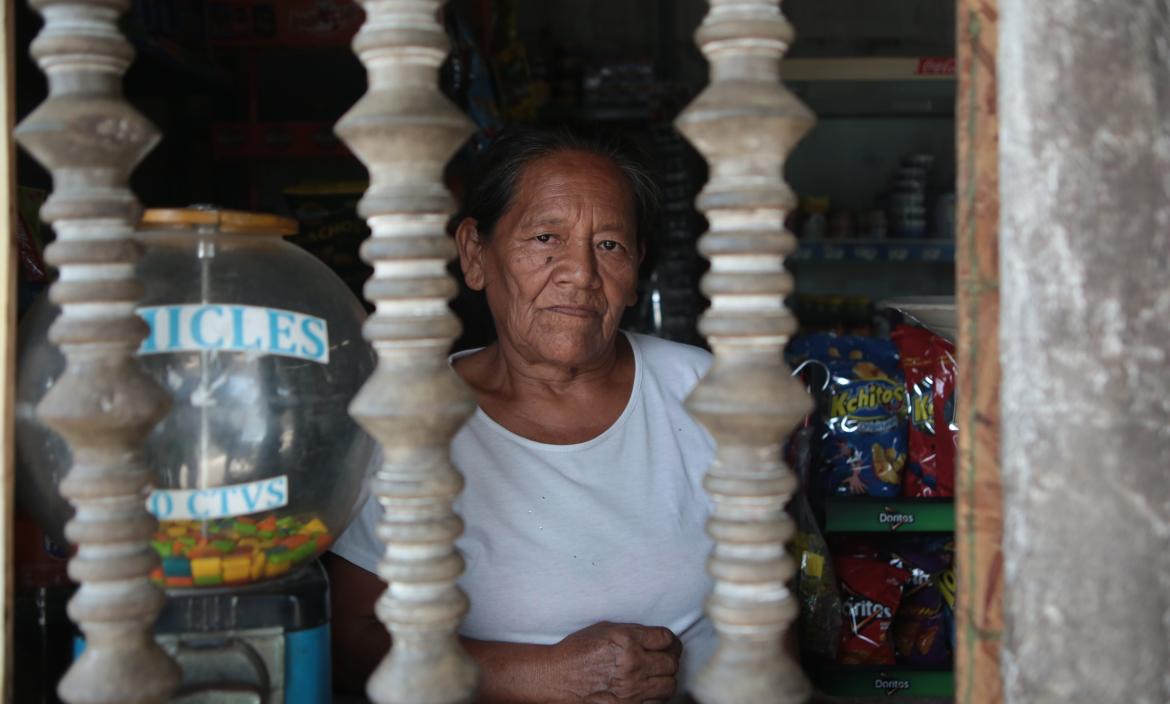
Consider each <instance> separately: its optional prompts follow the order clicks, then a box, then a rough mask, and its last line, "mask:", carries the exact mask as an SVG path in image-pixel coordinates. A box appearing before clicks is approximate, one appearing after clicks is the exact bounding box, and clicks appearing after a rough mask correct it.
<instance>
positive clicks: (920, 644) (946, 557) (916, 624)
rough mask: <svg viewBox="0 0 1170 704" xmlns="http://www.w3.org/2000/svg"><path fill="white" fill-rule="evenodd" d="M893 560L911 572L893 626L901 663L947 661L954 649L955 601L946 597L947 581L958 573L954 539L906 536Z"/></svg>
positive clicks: (942, 662) (896, 650)
mask: <svg viewBox="0 0 1170 704" xmlns="http://www.w3.org/2000/svg"><path fill="white" fill-rule="evenodd" d="M891 563H892V564H893V565H894V566H895V567H900V568H902V569H904V570H906V571H907V572H909V573H910V583H909V584H907V585H906V587H905V588H904V590H903V593H902V602H901V604H900V605H899V607H898V614H897V616H896V618H895V619H894V626H893V628H894V651H895V654H896V657H897V660H898V663H899V664H905V665H945V664H947V663H948V662H950V661H951V654H952V652H953V650H954V628H953V624H954V602H953V601H949V602H948V600H947V599H946V598H945V596H944V594H945V593H946V588H945V587H944V585H945V584H946V583H947V580H948V579H953V574H954V573H953V571H952V570H953V564H954V541H953V539H952V538H951V537H950V536H915V537H912V538H911V537H902V538H900V539H899V540H898V541H897V543H896V544H895V546H894V548H893V554H892V558H891Z"/></svg>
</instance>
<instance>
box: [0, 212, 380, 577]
mask: <svg viewBox="0 0 1170 704" xmlns="http://www.w3.org/2000/svg"><path fill="white" fill-rule="evenodd" d="M294 231H295V222H293V221H291V220H288V219H284V218H277V217H274V216H268V215H257V214H252V213H239V212H232V211H220V210H213V209H185V210H148V211H147V212H146V214H145V216H144V217H143V220H142V224H141V226H140V228H139V231H138V239H139V241H140V242H141V244H142V245H143V247H144V255H143V258H142V260H141V261H140V263H139V265H138V268H139V274H140V277H141V280H142V281H143V286H144V297H143V299H142V302H141V304H140V307H139V308H138V315H139V317H141V318H142V320H143V321H144V323H145V324H146V325H147V326H148V328H149V332H148V334H147V336H146V337H145V339H144V340H143V341H142V344H141V346H140V347H139V350H138V356H139V359H140V361H141V363H142V365H143V367H144V368H145V369H146V370H147V371H148V372H150V373H151V375H152V376H153V377H154V378H155V380H156V381H157V382H158V383H159V384H160V385H162V386H163V387H164V388H165V389H166V390H167V392H168V393H169V394H170V396H171V399H172V406H171V410H170V412H169V413H168V414H167V416H166V417H165V418H164V419H163V420H162V421H161V422H160V423H159V424H158V425H157V426H156V427H155V428H154V430H153V431H152V432H151V434H150V435H149V437H148V438H147V439H146V442H145V444H144V447H143V453H144V460H145V464H146V466H148V467H150V468H151V469H152V470H153V471H154V472H155V473H156V476H157V478H158V485H157V487H156V488H155V490H154V491H152V492H151V493H150V494H149V496H147V497H146V506H147V509H148V510H149V511H150V512H151V513H152V514H154V515H155V517H156V518H158V520H159V526H158V529H157V531H156V532H155V534H154V536H153V540H152V541H151V544H152V545H153V547H154V549H155V551H156V552H157V553H158V555H159V557H160V558H161V564H160V566H159V567H158V569H156V570H155V571H154V573H153V575H152V577H153V579H154V580H155V581H156V582H157V583H159V584H161V585H163V586H165V587H167V588H168V589H175V588H188V587H206V588H216V587H220V586H230V585H241V584H252V583H256V582H263V581H266V580H269V579H273V578H276V577H280V576H282V575H284V574H286V573H288V572H290V571H292V570H293V569H294V568H295V567H297V566H299V565H303V564H305V563H307V562H309V561H311V560H312V559H313V558H315V557H316V556H317V555H319V554H320V553H322V552H323V551H324V550H326V549H327V548H328V547H329V545H330V544H331V542H332V540H333V539H334V538H335V537H336V536H337V535H338V534H339V533H340V531H342V530H343V529H344V528H345V525H346V523H347V522H348V520H349V518H350V516H351V514H352V512H353V507H354V504H355V503H356V502H357V500H358V497H359V494H360V491H361V486H362V483H363V481H364V480H365V478H366V476H367V472H368V468H369V465H370V461H371V458H372V457H373V453H374V442H373V440H372V439H371V438H370V437H369V436H368V435H366V433H365V432H364V431H362V430H361V429H360V428H359V427H358V425H357V424H356V423H355V422H354V421H353V420H352V419H351V418H350V416H349V414H348V412H347V408H348V405H349V403H350V401H351V400H352V398H353V396H354V395H355V394H356V392H357V390H358V389H359V388H360V386H361V385H362V383H364V381H365V380H366V378H367V377H368V376H369V374H370V372H371V371H372V370H373V366H374V359H375V358H374V355H373V353H372V351H371V349H370V347H369V345H368V344H367V343H366V342H365V341H364V340H363V339H362V336H361V324H362V321H363V319H364V317H365V315H364V312H363V310H362V308H361V305H360V304H359V303H358V300H357V299H356V297H355V296H354V295H353V294H352V293H351V292H350V290H349V289H348V288H347V287H346V285H345V284H344V283H343V282H342V281H341V280H340V279H339V278H338V277H337V275H335V274H334V273H333V272H331V271H330V270H329V269H328V268H327V267H326V266H325V265H324V264H322V263H321V262H319V261H318V260H317V259H316V258H314V257H313V256H312V255H310V254H308V253H306V252H305V251H304V250H302V249H300V248H298V247H295V246H293V245H292V244H289V243H286V242H284V241H283V239H282V238H283V237H284V236H287V235H290V234H292V233H293V232H294ZM57 312H58V311H57V309H56V308H55V307H54V306H53V305H52V304H51V303H50V302H49V301H48V300H47V299H44V298H42V299H41V300H39V301H37V302H36V303H35V304H34V306H33V308H32V310H31V311H30V312H29V314H28V315H27V316H26V319H25V320H24V321H23V324H22V327H21V330H20V343H19V351H18V355H19V359H20V361H19V369H20V372H19V378H18V384H17V392H16V396H17V409H18V412H17V415H18V422H17V451H18V459H19V465H18V466H19V470H20V471H19V473H18V476H19V479H18V497H19V498H18V500H19V501H20V502H21V504H22V505H23V506H24V507H25V508H26V509H27V510H28V511H29V512H30V513H32V514H33V515H34V516H36V517H37V518H38V519H39V521H40V522H41V524H42V525H43V526H44V527H45V530H46V532H47V533H48V534H49V535H50V536H51V537H53V538H54V539H56V540H63V526H64V524H65V521H66V519H67V518H68V517H69V514H70V513H71V509H70V507H69V506H68V505H67V504H65V503H64V502H63V501H62V500H61V499H60V497H59V495H58V493H57V483H58V482H59V481H60V479H61V478H62V477H63V476H64V475H65V473H66V472H67V471H68V469H69V467H70V465H71V458H70V453H69V449H68V447H67V446H66V445H65V443H64V442H63V441H62V440H61V439H60V437H59V436H57V435H56V434H55V433H53V432H52V431H50V430H49V429H48V428H46V427H45V426H44V425H42V424H41V423H40V421H39V420H38V419H37V417H36V414H35V407H36V404H37V403H38V402H39V401H40V399H41V398H42V397H43V396H44V394H45V392H46V391H47V390H48V389H49V387H50V386H51V385H52V383H53V380H54V379H56V378H57V377H58V376H59V375H60V374H61V371H62V369H63V368H64V359H63V358H62V357H61V354H60V352H59V351H58V349H57V348H56V347H54V346H52V345H50V344H49V342H48V339H47V333H48V330H49V327H50V325H51V324H52V322H53V320H54V318H56V316H57Z"/></svg>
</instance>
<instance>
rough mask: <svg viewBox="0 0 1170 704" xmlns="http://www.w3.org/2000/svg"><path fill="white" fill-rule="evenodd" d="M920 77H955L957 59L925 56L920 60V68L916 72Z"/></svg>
mask: <svg viewBox="0 0 1170 704" xmlns="http://www.w3.org/2000/svg"><path fill="white" fill-rule="evenodd" d="M914 73H915V75H918V76H953V75H955V57H953V56H923V57H921V58H919V59H918V68H917V69H915V71H914Z"/></svg>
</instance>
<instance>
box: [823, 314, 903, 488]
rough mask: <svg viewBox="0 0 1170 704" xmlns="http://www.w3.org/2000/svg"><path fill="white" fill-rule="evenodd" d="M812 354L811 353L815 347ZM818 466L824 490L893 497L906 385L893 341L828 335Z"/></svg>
mask: <svg viewBox="0 0 1170 704" xmlns="http://www.w3.org/2000/svg"><path fill="white" fill-rule="evenodd" d="M814 354H815V351H814ZM823 354H824V359H823V361H824V363H825V365H826V367H827V368H828V371H829V388H828V399H829V400H828V404H827V407H826V408H823V409H822V419H823V421H824V424H825V437H824V442H823V443H822V447H821V455H822V457H821V467H822V470H823V471H824V472H825V478H826V482H827V484H828V489H829V493H835V494H853V495H857V494H867V495H869V496H884V497H890V496H898V495H899V494H900V493H901V491H902V468H903V467H904V466H905V464H906V389H905V385H904V383H903V381H902V373H901V370H900V369H899V366H898V354H897V351H896V349H895V348H894V345H893V343H891V342H889V341H886V340H877V339H872V338H865V337H839V338H829V339H828V341H827V342H826V343H825V346H824V350H823Z"/></svg>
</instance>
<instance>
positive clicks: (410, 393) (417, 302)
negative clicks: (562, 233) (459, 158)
mask: <svg viewBox="0 0 1170 704" xmlns="http://www.w3.org/2000/svg"><path fill="white" fill-rule="evenodd" d="M361 4H362V6H363V7H364V8H365V11H366V21H365V24H363V25H362V28H361V31H360V32H358V35H357V37H356V38H355V40H354V50H355V51H356V52H357V54H358V57H359V58H360V59H361V61H362V63H363V64H365V67H366V70H367V73H368V83H369V89H368V91H367V92H366V94H365V96H363V97H362V98H361V100H359V101H358V103H357V104H356V105H354V107H353V108H352V109H351V110H350V111H349V113H347V114H346V115H345V116H344V117H343V118H342V119H341V121H340V122H339V123H338V125H337V133H338V134H339V135H340V136H341V138H342V139H344V140H345V142H346V144H348V145H349V147H350V148H351V149H352V150H353V152H354V153H355V154H356V155H357V156H358V158H360V159H361V160H362V162H363V163H365V165H366V167H367V168H368V169H369V172H370V188H369V190H368V191H367V192H366V194H365V197H364V198H362V201H361V203H360V204H359V212H360V213H361V214H362V216H363V217H365V218H366V219H367V220H368V221H369V224H370V229H371V230H372V233H373V234H372V236H371V237H370V239H369V240H368V241H367V242H366V244H365V246H364V247H363V248H362V256H363V258H365V260H366V261H367V262H369V263H370V264H371V265H372V266H373V267H374V276H373V278H372V279H371V280H370V281H369V283H367V284H366V289H365V292H366V296H367V297H368V298H369V299H370V300H372V301H373V302H374V303H375V304H376V306H377V310H376V312H375V313H374V315H373V316H372V317H371V318H370V320H369V322H368V323H367V324H366V329H365V332H366V337H367V338H368V339H369V340H370V342H371V343H372V344H373V345H374V348H375V349H376V350H377V352H378V367H377V369H376V370H375V372H374V374H373V376H372V377H371V378H370V380H369V381H368V382H367V383H366V385H365V387H363V388H362V390H361V392H360V393H359V394H358V397H357V398H356V399H355V400H354V402H353V405H352V406H351V408H350V411H351V413H352V414H353V416H354V417H355V418H356V419H357V420H358V421H359V422H360V423H361V424H362V425H363V426H364V427H365V428H366V429H367V430H369V431H370V433H371V434H372V435H373V436H374V437H375V438H377V439H378V440H379V441H380V442H381V443H382V448H383V464H382V467H381V469H380V470H379V471H378V473H377V475H376V476H375V477H374V478H373V479H372V480H371V488H372V491H373V494H374V495H375V496H376V497H377V498H378V500H379V501H380V502H381V504H382V506H383V508H384V510H385V515H384V517H383V519H382V522H381V523H380V524H379V526H378V535H379V537H381V538H382V539H383V540H384V541H385V542H386V554H385V557H384V559H383V560H382V562H381V564H380V565H379V568H378V573H379V575H380V576H381V577H382V579H383V580H385V581H386V582H387V583H388V584H389V586H388V588H387V589H386V592H385V593H384V594H383V595H382V597H381V599H380V600H379V601H378V607H377V610H378V617H379V618H380V619H381V620H382V621H383V622H385V623H386V625H387V626H388V627H389V630H390V634H391V636H392V638H393V647H392V648H391V651H390V654H389V655H387V656H386V658H385V659H384V660H383V661H382V663H381V664H380V665H379V667H378V668H377V670H376V671H375V672H374V674H373V676H372V677H371V678H370V681H369V684H368V686H367V691H368V693H369V695H370V698H371V699H373V700H374V701H375V702H378V703H379V704H392V703H393V704H446V703H455V702H466V701H470V700H471V698H472V696H473V695H474V691H475V683H476V679H477V670H476V668H475V665H474V663H473V662H472V661H471V659H470V658H469V657H468V656H467V654H466V653H465V652H464V651H463V649H462V647H461V646H460V645H459V642H458V640H457V638H456V629H457V628H458V626H459V622H460V619H461V618H462V617H463V614H464V613H465V612H466V610H467V598H466V597H465V596H464V594H463V593H462V592H461V591H460V590H459V588H458V587H456V586H455V581H456V579H457V578H458V577H459V575H460V574H461V573H462V572H463V558H462V557H461V556H460V555H459V553H458V552H457V551H456V550H455V545H454V542H455V538H456V537H458V536H459V534H460V533H461V532H462V530H463V525H462V523H461V522H460V520H459V518H458V516H456V515H455V514H454V512H453V511H452V508H451V507H452V503H453V502H454V500H455V497H456V496H457V495H458V494H459V492H460V490H461V489H462V487H463V479H462V477H461V476H460V474H459V472H458V471H456V469H455V468H454V466H452V464H451V460H450V456H449V450H448V447H449V445H450V442H451V439H452V438H453V437H454V436H455V433H456V432H458V430H459V428H460V426H462V424H463V422H464V421H465V420H466V419H467V417H468V416H470V415H471V413H472V412H473V411H474V410H475V401H474V399H473V397H472V395H471V393H470V391H469V390H468V389H467V388H466V387H465V386H464V384H463V383H462V381H460V379H459V378H458V376H456V374H455V373H454V372H453V371H452V370H451V368H450V366H449V365H448V364H447V350H448V348H449V347H450V345H451V343H452V341H453V340H454V339H455V337H456V336H457V335H458V333H459V322H458V320H457V319H456V318H455V316H454V315H453V314H452V313H451V311H450V310H449V309H448V307H447V301H448V300H449V299H450V298H451V297H452V296H454V294H455V291H456V284H455V281H454V280H453V279H452V278H451V277H450V276H449V275H448V274H447V271H446V268H445V267H446V263H447V261H448V260H449V259H451V258H452V257H453V256H454V255H455V248H454V243H453V241H452V240H451V238H450V237H448V236H447V235H446V232H445V225H446V220H447V217H448V216H449V213H450V209H451V206H452V202H451V198H450V195H449V194H448V193H447V190H446V188H445V187H444V185H443V167H444V165H445V164H446V163H447V160H448V159H449V158H450V157H451V155H452V154H453V153H454V152H455V150H456V149H457V148H458V147H459V145H460V144H461V143H462V142H463V141H464V140H465V139H466V138H467V137H468V135H470V134H471V131H472V126H471V123H470V121H469V120H468V119H467V118H466V117H465V116H464V115H463V114H462V113H460V112H459V111H458V110H457V109H456V108H455V106H454V105H452V104H451V103H450V102H449V101H448V100H447V99H446V98H445V97H444V96H443V95H442V93H441V92H440V91H439V86H438V72H439V65H440V64H441V63H442V61H443V58H444V57H445V56H446V54H447V51H448V40H447V35H446V34H445V33H444V31H443V28H442V26H441V25H440V24H439V22H438V20H437V13H438V11H439V8H440V6H441V2H440V1H439V0H362V1H361Z"/></svg>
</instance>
